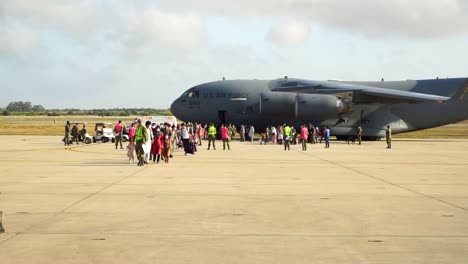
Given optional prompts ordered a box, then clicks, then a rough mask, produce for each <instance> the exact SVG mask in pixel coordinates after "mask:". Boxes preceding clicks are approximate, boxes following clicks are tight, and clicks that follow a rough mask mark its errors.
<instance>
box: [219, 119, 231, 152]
mask: <svg viewBox="0 0 468 264" xmlns="http://www.w3.org/2000/svg"><path fill="white" fill-rule="evenodd" d="M221 139H222V140H223V150H226V144H227V147H228V150H231V147H230V146H229V129H228V128H227V127H226V126H225V125H224V124H223V125H222V126H221Z"/></svg>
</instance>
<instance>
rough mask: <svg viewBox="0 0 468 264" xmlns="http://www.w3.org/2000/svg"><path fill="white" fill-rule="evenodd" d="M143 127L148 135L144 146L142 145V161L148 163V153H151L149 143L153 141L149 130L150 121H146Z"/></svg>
mask: <svg viewBox="0 0 468 264" xmlns="http://www.w3.org/2000/svg"><path fill="white" fill-rule="evenodd" d="M145 129H146V134H147V135H148V138H147V139H146V143H145V146H144V147H143V149H144V150H145V160H144V163H145V164H148V162H149V159H150V153H151V144H152V143H153V133H152V131H151V121H146V123H145Z"/></svg>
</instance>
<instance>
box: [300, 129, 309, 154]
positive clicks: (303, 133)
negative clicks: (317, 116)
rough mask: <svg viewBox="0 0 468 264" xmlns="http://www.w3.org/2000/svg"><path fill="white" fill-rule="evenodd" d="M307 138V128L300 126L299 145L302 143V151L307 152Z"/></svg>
mask: <svg viewBox="0 0 468 264" xmlns="http://www.w3.org/2000/svg"><path fill="white" fill-rule="evenodd" d="M308 137H309V130H308V129H307V126H305V125H302V126H301V143H302V150H307V138H308Z"/></svg>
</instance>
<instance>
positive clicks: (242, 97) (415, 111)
mask: <svg viewBox="0 0 468 264" xmlns="http://www.w3.org/2000/svg"><path fill="white" fill-rule="evenodd" d="M467 92H468V78H451V79H438V78H437V79H431V80H406V81H383V80H382V81H380V82H342V81H313V80H305V79H293V78H288V77H287V76H285V77H284V78H280V79H275V80H222V81H215V82H209V83H204V84H200V85H197V86H194V87H192V88H190V89H188V90H187V91H185V92H184V93H183V94H182V95H181V96H180V97H179V98H177V99H176V100H175V101H174V102H173V103H172V105H171V111H172V113H173V114H174V115H175V116H176V117H177V118H179V119H181V120H183V121H185V122H199V123H211V122H213V123H215V124H216V123H217V124H220V123H232V124H234V125H236V126H239V125H241V124H244V125H253V126H254V127H255V130H256V131H264V129H265V128H266V127H267V126H271V125H275V126H277V125H281V124H284V123H288V124H292V125H295V126H298V125H301V124H309V123H311V124H314V125H315V126H319V127H323V126H329V127H330V129H331V131H332V135H335V136H337V138H338V139H345V138H347V137H349V136H352V135H355V134H356V131H357V128H358V127H359V126H360V127H362V129H363V136H364V137H365V138H367V139H378V138H380V137H383V136H384V135H385V128H386V126H387V125H390V126H391V128H392V131H393V133H394V134H398V133H404V132H409V131H416V130H422V129H427V128H432V127H437V126H442V125H446V124H451V123H456V122H460V121H463V120H466V119H468V95H467V94H466V93H467Z"/></svg>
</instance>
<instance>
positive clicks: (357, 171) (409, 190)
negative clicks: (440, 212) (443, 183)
mask: <svg viewBox="0 0 468 264" xmlns="http://www.w3.org/2000/svg"><path fill="white" fill-rule="evenodd" d="M294 151H296V152H299V153H302V154H304V155H308V156H311V157H314V158H316V159H319V160H322V161H325V162H328V163H330V164H333V165H336V166H338V167H341V168H344V169H347V170H350V171H354V172H356V173H359V174H361V175H364V176H367V177H370V178H372V179H375V180H377V181H381V182H384V183H386V184H389V185H392V186H394V187H397V188H400V189H403V190H406V191H408V192H412V193H414V194H417V195H420V196H423V197H426V198H429V199H431V200H434V201H438V202H441V203H444V204H446V205H450V206H452V207H454V208H458V209H461V210H463V211H465V212H468V208H465V207H462V206H458V205H456V204H453V203H449V202H447V201H444V200H442V199H440V198H437V197H434V196H430V195H427V194H424V193H421V192H418V191H415V190H412V189H410V188H407V187H404V186H401V185H399V184H396V183H393V182H390V181H387V180H384V179H381V178H379V177H376V176H372V175H370V174H367V173H364V172H362V171H359V170H357V169H353V168H351V167H348V166H345V165H342V164H339V163H336V162H334V161H331V160H327V159H324V158H320V157H318V156H315V155H313V154H310V153H307V152H304V151H299V150H294ZM465 165H466V164H465Z"/></svg>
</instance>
